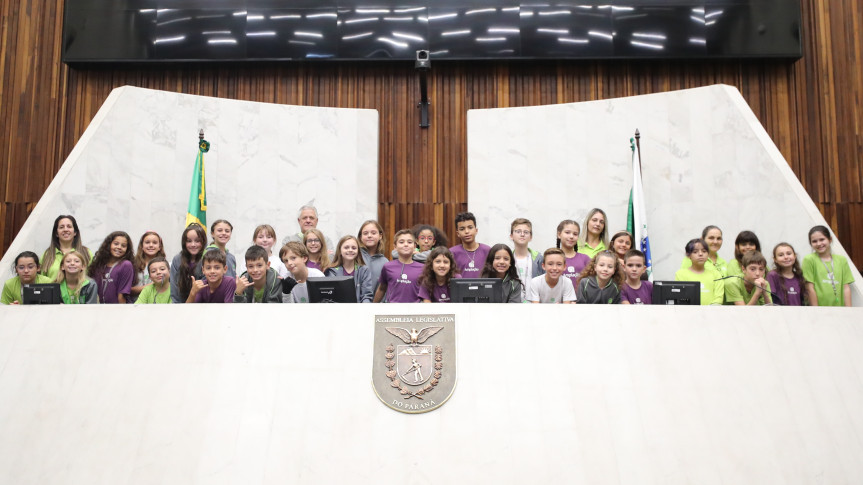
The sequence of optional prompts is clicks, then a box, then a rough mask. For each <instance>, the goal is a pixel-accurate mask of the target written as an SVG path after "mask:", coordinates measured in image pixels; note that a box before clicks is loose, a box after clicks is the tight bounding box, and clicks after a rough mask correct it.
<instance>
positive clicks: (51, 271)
mask: <svg viewBox="0 0 863 485" xmlns="http://www.w3.org/2000/svg"><path fill="white" fill-rule="evenodd" d="M47 254H48V251H47V250H46V251H45V253H44V254H42V261H45V256H46V255H47ZM87 257H88V258H90V261H93V251H90V249H89V248H87ZM62 261H63V251H60V249H59V248H58V249H55V250H54V262H53V263H51V266H49V267H47V268H45V267H44V266H43V267H42V270H41V271H39V272H40V273H42V274H44V275H45V276H47V277H48V279H49V280H51V281H49V283H53V282H54V280H56V279H57V275H58V274H60V262H62ZM88 264H89V263H88ZM85 272H86V271H85Z"/></svg>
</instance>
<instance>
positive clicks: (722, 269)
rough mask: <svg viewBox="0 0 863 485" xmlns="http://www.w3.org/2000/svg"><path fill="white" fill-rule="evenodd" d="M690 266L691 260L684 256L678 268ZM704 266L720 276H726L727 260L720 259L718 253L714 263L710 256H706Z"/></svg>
mask: <svg viewBox="0 0 863 485" xmlns="http://www.w3.org/2000/svg"><path fill="white" fill-rule="evenodd" d="M691 267H692V260H691V259H689V257H687V256H684V257H683V261H681V262H680V269H686V268H691ZM704 267H705V268H710V269H712V270H713V271H715V272H717V273H719V275H720V276H728V262H726V261H725V260H724V259H722V257H721V256H719V255H718V254H717V255H716V263H714V262H713V261H712V260H711V259H710V258H707V261H705V262H704Z"/></svg>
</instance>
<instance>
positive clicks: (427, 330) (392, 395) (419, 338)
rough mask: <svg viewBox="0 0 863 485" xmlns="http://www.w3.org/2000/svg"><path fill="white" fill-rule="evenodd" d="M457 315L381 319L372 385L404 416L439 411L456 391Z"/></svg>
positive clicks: (382, 397)
mask: <svg viewBox="0 0 863 485" xmlns="http://www.w3.org/2000/svg"><path fill="white" fill-rule="evenodd" d="M455 362H456V360H455V315H377V316H376V317H375V350H374V358H373V369H372V384H373V385H374V389H375V393H376V394H377V395H378V398H380V400H381V401H383V403H384V404H386V405H387V406H389V407H390V408H392V409H395V410H397V411H401V412H404V413H424V412H428V411H431V410H433V409H436V408H438V407H440V406H441V405H442V404H443V403H444V402H446V400H447V399H449V397H450V395H452V392H453V389H454V388H455V379H456V372H455Z"/></svg>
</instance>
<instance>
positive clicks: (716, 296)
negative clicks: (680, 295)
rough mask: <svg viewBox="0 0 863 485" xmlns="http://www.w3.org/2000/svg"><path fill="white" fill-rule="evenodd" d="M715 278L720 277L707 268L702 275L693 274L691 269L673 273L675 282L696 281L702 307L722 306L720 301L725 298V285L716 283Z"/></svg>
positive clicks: (720, 282)
mask: <svg viewBox="0 0 863 485" xmlns="http://www.w3.org/2000/svg"><path fill="white" fill-rule="evenodd" d="M717 278H721V276H719V274H718V273H716V272H715V271H713V270H712V269H710V268H708V267H707V266H705V267H704V272H702V273H695V272H693V271H692V268H685V269H679V270H677V273H674V279H675V280H676V281H698V282H699V283H701V304H702V305H721V304H722V299H723V298H724V297H725V283H724V282H723V281H722V280H719V281H716V279H717Z"/></svg>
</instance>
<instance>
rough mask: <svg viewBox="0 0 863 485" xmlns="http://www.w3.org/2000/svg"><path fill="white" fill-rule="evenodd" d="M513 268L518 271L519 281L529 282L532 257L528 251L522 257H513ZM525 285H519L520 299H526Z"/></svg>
mask: <svg viewBox="0 0 863 485" xmlns="http://www.w3.org/2000/svg"><path fill="white" fill-rule="evenodd" d="M515 270H516V271H518V279H520V280H521V281H523V282H530V280H531V279H533V259H531V257H530V253H527V256H525V257H523V258H519V257H516V258H515ZM527 287H528V285H525V284H523V285H521V299H522V300H526V299H527Z"/></svg>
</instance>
